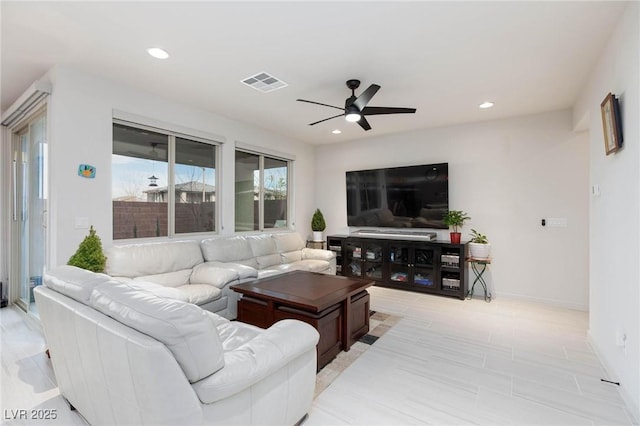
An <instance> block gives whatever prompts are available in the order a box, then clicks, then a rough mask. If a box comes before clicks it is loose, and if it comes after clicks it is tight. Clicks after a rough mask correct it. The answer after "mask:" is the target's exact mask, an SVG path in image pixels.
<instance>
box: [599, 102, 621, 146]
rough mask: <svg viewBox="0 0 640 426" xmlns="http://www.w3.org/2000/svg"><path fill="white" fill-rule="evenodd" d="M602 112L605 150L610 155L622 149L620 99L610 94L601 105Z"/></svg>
mask: <svg viewBox="0 0 640 426" xmlns="http://www.w3.org/2000/svg"><path fill="white" fill-rule="evenodd" d="M600 111H601V113H602V130H603V131H604V150H605V152H606V153H607V155H609V154H612V153H614V152H616V151H618V150H619V149H620V148H621V147H622V123H621V121H620V106H619V104H618V99H617V98H616V97H615V96H614V95H613V94H612V93H609V94H608V95H607V96H606V97H605V98H604V101H602V103H601V104H600Z"/></svg>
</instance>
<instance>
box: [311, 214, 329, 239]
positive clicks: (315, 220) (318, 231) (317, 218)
mask: <svg viewBox="0 0 640 426" xmlns="http://www.w3.org/2000/svg"><path fill="white" fill-rule="evenodd" d="M326 227H327V224H326V223H325V221H324V216H323V215H322V212H321V211H320V209H316V211H315V213H313V217H312V218H311V230H312V231H313V241H324V239H323V237H322V233H323V232H324V230H325V229H326Z"/></svg>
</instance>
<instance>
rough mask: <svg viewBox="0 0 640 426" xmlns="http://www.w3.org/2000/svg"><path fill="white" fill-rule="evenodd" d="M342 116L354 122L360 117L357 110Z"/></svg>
mask: <svg viewBox="0 0 640 426" xmlns="http://www.w3.org/2000/svg"><path fill="white" fill-rule="evenodd" d="M344 118H345V119H346V120H347V121H348V122H349V123H355V122H356V121H360V118H362V116H361V115H360V114H359V113H357V112H350V113H348V114H347V115H345V116H344Z"/></svg>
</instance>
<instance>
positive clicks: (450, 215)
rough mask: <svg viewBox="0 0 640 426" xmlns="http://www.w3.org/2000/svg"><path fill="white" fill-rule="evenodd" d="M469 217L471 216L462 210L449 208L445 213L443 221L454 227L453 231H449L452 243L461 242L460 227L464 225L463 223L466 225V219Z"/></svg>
mask: <svg viewBox="0 0 640 426" xmlns="http://www.w3.org/2000/svg"><path fill="white" fill-rule="evenodd" d="M468 219H471V218H470V217H469V216H467V213H465V212H463V211H462V210H449V211H448V212H447V213H445V215H444V217H443V218H442V221H443V222H444V224H445V225H447V226H450V227H452V228H453V232H451V233H449V235H450V237H451V243H452V244H460V236H461V235H462V234H461V233H460V231H459V230H458V227H462V225H464V221H465V220H468Z"/></svg>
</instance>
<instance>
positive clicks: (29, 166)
mask: <svg viewBox="0 0 640 426" xmlns="http://www.w3.org/2000/svg"><path fill="white" fill-rule="evenodd" d="M12 148H13V149H12V151H13V152H12V154H13V158H12V165H11V167H12V170H11V175H12V176H11V180H12V186H13V187H12V194H11V197H12V213H11V214H12V238H11V244H12V250H11V252H12V262H11V263H12V265H11V282H17V283H18V292H19V293H18V294H19V297H18V299H17V301H16V303H17V304H18V305H19V306H20V307H22V308H23V309H24V310H26V311H30V312H34V313H35V303H34V300H33V288H34V287H35V286H38V285H40V284H42V275H43V273H44V267H45V248H46V232H45V230H46V217H45V215H46V209H47V198H48V196H47V184H46V176H47V171H46V165H47V141H46V116H45V114H44V113H42V114H40V115H38V116H36V117H35V118H33V119H32V120H31V121H30V122H29V123H28V124H27V125H26V126H24V127H23V128H21V129H20V130H19V131H18V132H15V133H14V134H13V146H12ZM13 288H14V289H15V288H16V287H15V286H14V287H13Z"/></svg>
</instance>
